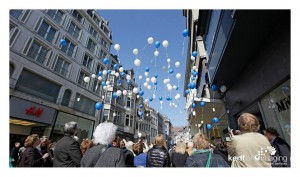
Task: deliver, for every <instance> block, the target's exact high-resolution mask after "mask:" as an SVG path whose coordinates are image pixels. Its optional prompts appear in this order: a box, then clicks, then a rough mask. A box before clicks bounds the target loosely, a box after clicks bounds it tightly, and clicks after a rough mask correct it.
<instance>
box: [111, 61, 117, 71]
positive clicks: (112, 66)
mask: <svg viewBox="0 0 300 177" xmlns="http://www.w3.org/2000/svg"><path fill="white" fill-rule="evenodd" d="M115 64H116V62H114V61H111V65H110V67H111V69H112V70H113V69H114V65H115Z"/></svg>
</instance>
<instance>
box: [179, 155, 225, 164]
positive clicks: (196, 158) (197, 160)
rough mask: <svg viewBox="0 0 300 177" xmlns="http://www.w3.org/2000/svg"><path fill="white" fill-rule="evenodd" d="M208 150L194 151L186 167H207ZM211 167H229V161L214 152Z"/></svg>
mask: <svg viewBox="0 0 300 177" xmlns="http://www.w3.org/2000/svg"><path fill="white" fill-rule="evenodd" d="M208 155H209V153H208V152H205V153H193V154H192V155H191V156H189V157H188V158H187V160H186V162H185V167H206V163H207V160H208ZM210 167H229V166H228V164H227V162H226V161H225V160H224V159H223V158H222V157H221V156H220V155H219V154H214V153H213V154H212V156H211V165H210Z"/></svg>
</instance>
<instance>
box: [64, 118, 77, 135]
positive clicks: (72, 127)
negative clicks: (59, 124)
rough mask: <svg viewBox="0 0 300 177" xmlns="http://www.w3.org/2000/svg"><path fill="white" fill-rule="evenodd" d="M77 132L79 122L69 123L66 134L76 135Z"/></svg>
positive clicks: (66, 126)
mask: <svg viewBox="0 0 300 177" xmlns="http://www.w3.org/2000/svg"><path fill="white" fill-rule="evenodd" d="M76 130H77V122H73V121H71V122H67V123H66V124H65V126H64V133H65V134H70V135H74V134H75V132H76Z"/></svg>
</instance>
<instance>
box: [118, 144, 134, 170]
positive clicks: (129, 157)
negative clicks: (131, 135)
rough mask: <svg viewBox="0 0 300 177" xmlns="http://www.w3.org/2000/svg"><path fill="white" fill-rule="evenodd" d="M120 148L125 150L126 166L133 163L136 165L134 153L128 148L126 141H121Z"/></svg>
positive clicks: (130, 165)
mask: <svg viewBox="0 0 300 177" xmlns="http://www.w3.org/2000/svg"><path fill="white" fill-rule="evenodd" d="M120 148H121V149H122V151H123V155H124V160H125V165H126V167H133V165H134V155H133V153H132V152H131V151H130V150H128V149H126V147H125V143H124V142H123V141H121V142H120Z"/></svg>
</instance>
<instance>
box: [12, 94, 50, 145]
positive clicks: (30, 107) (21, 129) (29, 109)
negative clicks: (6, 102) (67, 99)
mask: <svg viewBox="0 0 300 177" xmlns="http://www.w3.org/2000/svg"><path fill="white" fill-rule="evenodd" d="M9 109H10V112H9V116H10V118H9V134H10V145H11V146H12V145H13V144H14V143H15V142H16V141H19V142H20V143H21V145H23V143H24V141H25V139H26V137H27V136H28V135H30V134H34V133H35V134H38V135H39V136H48V137H49V136H50V134H51V130H52V126H53V123H54V119H55V115H56V110H55V109H53V108H50V107H47V106H45V105H41V104H37V103H34V102H31V101H27V100H24V99H21V98H17V97H11V98H10V108H9Z"/></svg>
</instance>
